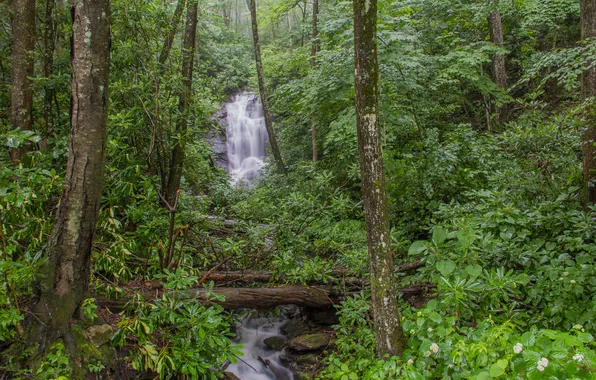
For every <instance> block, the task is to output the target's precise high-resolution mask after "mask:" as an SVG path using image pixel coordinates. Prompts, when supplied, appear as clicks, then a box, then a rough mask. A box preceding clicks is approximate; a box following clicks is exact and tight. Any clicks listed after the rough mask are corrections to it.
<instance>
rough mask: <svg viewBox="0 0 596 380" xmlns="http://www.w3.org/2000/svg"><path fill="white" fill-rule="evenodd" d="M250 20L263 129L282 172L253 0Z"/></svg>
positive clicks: (282, 164) (255, 7)
mask: <svg viewBox="0 0 596 380" xmlns="http://www.w3.org/2000/svg"><path fill="white" fill-rule="evenodd" d="M249 6H250V18H251V21H252V40H253V43H254V47H255V62H256V65H257V77H258V80H259V93H260V94H261V104H262V106H263V115H264V116H265V128H267V134H268V135H269V145H271V151H272V152H273V158H274V159H275V162H276V163H277V167H278V168H279V169H280V170H281V171H282V172H283V171H285V170H286V168H285V166H284V162H283V160H282V158H281V153H280V151H279V147H278V145H277V139H276V138H275V131H274V130H273V123H272V121H271V114H270V113H269V105H268V103H267V91H266V90H265V80H264V79H263V63H262V61H261V43H260V42H259V28H258V25H257V5H256V4H255V0H249Z"/></svg>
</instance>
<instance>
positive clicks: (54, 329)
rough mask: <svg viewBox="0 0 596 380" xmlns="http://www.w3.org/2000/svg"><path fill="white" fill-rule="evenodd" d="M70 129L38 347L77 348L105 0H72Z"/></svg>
mask: <svg viewBox="0 0 596 380" xmlns="http://www.w3.org/2000/svg"><path fill="white" fill-rule="evenodd" d="M72 4H73V5H72V7H73V8H72V17H73V20H72V52H71V57H72V98H71V115H70V116H71V125H70V126H71V131H70V142H69V155H68V163H67V167H66V180H65V185H64V193H63V195H62V200H61V202H60V208H59V209H58V212H57V215H56V222H55V224H54V229H53V232H52V237H51V238H50V241H49V243H48V247H47V251H46V253H47V256H48V262H47V264H46V266H45V267H44V268H43V270H42V272H43V274H44V275H45V276H44V278H43V279H42V280H41V284H40V285H41V297H40V300H39V302H38V303H37V305H36V307H35V314H36V320H37V323H38V324H37V325H36V326H35V327H36V331H35V332H34V334H33V337H34V338H35V339H38V340H39V341H40V343H41V349H42V350H44V349H45V348H47V344H49V343H51V342H52V341H54V340H55V339H58V338H63V339H64V342H65V344H66V345H67V346H68V348H69V349H70V350H71V352H76V345H75V343H74V342H73V340H72V336H71V333H70V332H71V331H70V323H71V318H75V319H77V318H78V317H79V316H78V312H79V311H80V306H81V303H82V302H83V300H84V299H85V297H86V294H87V291H88V287H89V279H90V270H91V250H92V245H93V237H94V234H95V225H96V221H97V215H98V212H99V204H100V198H101V193H102V188H103V177H104V166H105V155H106V139H107V137H106V136H107V122H108V76H109V69H110V1H109V0H94V1H86V0H74V1H73V3H72Z"/></svg>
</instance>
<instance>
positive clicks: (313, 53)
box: [310, 0, 319, 162]
mask: <svg viewBox="0 0 596 380" xmlns="http://www.w3.org/2000/svg"><path fill="white" fill-rule="evenodd" d="M318 16H319V0H313V4H312V41H311V43H312V47H311V50H310V66H311V68H313V69H314V68H315V67H316V65H317V53H318V52H319V40H318V38H319V29H318V25H317V22H318V21H317V19H318ZM311 123H312V131H311V140H312V161H313V162H317V161H318V160H319V151H318V150H317V118H316V117H315V115H313V116H312V118H311Z"/></svg>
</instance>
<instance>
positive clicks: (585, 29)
mask: <svg viewBox="0 0 596 380" xmlns="http://www.w3.org/2000/svg"><path fill="white" fill-rule="evenodd" d="M581 38H582V40H585V39H588V38H596V0H582V2H581ZM594 96H596V66H591V67H588V68H587V69H586V70H585V71H584V72H583V74H582V97H583V98H584V99H587V98H591V97H594ZM595 144H596V110H595V109H591V110H589V112H588V118H587V127H586V129H585V131H584V133H583V136H582V154H583V164H584V179H585V181H586V185H587V187H588V197H587V199H588V203H591V204H594V203H596V146H595Z"/></svg>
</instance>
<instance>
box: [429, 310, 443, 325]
mask: <svg viewBox="0 0 596 380" xmlns="http://www.w3.org/2000/svg"><path fill="white" fill-rule="evenodd" d="M428 317H429V318H430V320H431V321H433V322H436V323H441V321H442V320H443V318H442V317H441V315H440V314H439V313H437V312H432V313H430V315H429V316H428Z"/></svg>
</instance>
